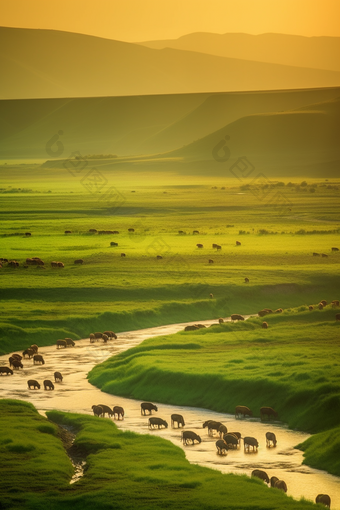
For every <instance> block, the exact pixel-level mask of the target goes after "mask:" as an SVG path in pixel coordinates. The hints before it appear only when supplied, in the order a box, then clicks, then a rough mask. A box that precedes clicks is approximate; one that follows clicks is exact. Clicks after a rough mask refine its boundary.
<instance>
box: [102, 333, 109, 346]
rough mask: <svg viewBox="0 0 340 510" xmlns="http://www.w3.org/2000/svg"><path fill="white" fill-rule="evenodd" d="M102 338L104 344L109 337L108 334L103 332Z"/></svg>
mask: <svg viewBox="0 0 340 510" xmlns="http://www.w3.org/2000/svg"><path fill="white" fill-rule="evenodd" d="M102 339H103V341H104V344H106V343H107V341H108V339H109V337H108V335H105V333H103V336H102Z"/></svg>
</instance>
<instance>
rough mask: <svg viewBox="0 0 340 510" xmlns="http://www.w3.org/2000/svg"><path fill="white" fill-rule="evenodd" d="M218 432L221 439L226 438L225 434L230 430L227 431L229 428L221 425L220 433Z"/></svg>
mask: <svg viewBox="0 0 340 510" xmlns="http://www.w3.org/2000/svg"><path fill="white" fill-rule="evenodd" d="M217 432H218V433H219V435H220V437H222V436H224V435H225V434H227V433H228V429H227V427H226V426H225V425H223V424H222V425H220V426H219V427H218V431H217Z"/></svg>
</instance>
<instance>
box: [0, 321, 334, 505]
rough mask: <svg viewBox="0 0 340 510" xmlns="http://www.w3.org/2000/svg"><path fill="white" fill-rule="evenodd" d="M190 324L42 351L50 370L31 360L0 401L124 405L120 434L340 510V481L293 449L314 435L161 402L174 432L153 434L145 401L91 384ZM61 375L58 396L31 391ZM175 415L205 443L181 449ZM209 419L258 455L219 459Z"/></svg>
mask: <svg viewBox="0 0 340 510" xmlns="http://www.w3.org/2000/svg"><path fill="white" fill-rule="evenodd" d="M225 320H228V319H225ZM229 320H230V319H229ZM212 322H213V321H211V320H210V321H202V324H205V325H210V324H212ZM187 324H194V322H192V323H185V324H184V323H183V324H171V325H168V326H160V327H155V328H148V329H142V330H137V331H131V332H123V333H119V334H118V338H117V340H114V341H110V342H108V343H107V344H103V343H102V341H100V342H96V343H94V344H90V342H89V339H84V340H78V341H77V342H76V346H75V347H73V348H72V347H70V348H67V349H56V347H55V346H50V347H41V348H39V353H40V354H42V355H43V356H44V359H45V365H33V362H32V360H29V359H23V360H22V362H23V365H24V368H23V369H20V370H15V372H14V374H13V376H1V377H0V388H1V393H0V396H1V398H16V399H20V400H26V401H29V402H31V403H32V404H34V406H35V407H36V408H37V409H38V410H39V412H41V413H44V412H45V411H47V410H51V409H59V410H61V411H67V412H79V413H85V414H92V409H91V407H92V405H93V404H106V405H108V406H110V407H113V406H114V405H121V406H122V407H123V408H124V409H125V418H124V420H123V421H116V424H117V426H118V427H119V428H121V429H123V430H132V431H134V432H138V433H141V434H157V435H159V436H161V437H164V438H165V439H168V440H170V441H172V442H173V443H174V444H175V445H176V446H178V447H180V448H183V449H184V451H185V454H186V457H187V459H188V460H189V461H190V462H191V463H194V464H199V465H201V466H206V467H210V468H213V469H218V470H219V471H221V472H222V473H237V474H247V475H250V474H251V471H252V470H253V469H257V468H258V469H264V470H265V471H266V472H267V473H268V475H269V477H271V476H277V477H278V478H280V479H283V480H285V482H286V483H287V486H288V492H287V494H288V495H290V496H293V497H294V498H296V499H299V498H300V497H302V496H303V497H305V498H306V499H310V500H312V501H315V497H316V495H317V494H320V493H323V494H329V495H330V496H331V500H332V504H331V507H332V509H338V510H340V478H338V477H336V476H332V475H329V474H327V473H326V472H324V471H319V470H316V469H312V468H309V467H308V466H303V465H302V460H303V456H302V452H300V451H299V450H296V449H295V448H294V446H295V445H297V444H299V443H301V442H302V441H304V440H305V439H307V438H308V437H309V434H306V433H304V432H298V431H293V430H289V429H288V428H287V427H286V426H285V425H284V424H282V423H275V424H268V423H267V424H265V423H261V421H260V420H259V419H256V418H252V419H246V420H235V417H234V416H233V415H230V414H223V413H216V412H214V411H210V410H208V409H200V408H193V407H183V406H171V405H165V404H161V403H157V402H154V403H155V404H157V405H158V413H157V414H156V416H159V417H161V418H163V419H165V420H167V422H168V423H169V428H167V429H161V430H152V431H150V430H149V429H148V418H147V417H144V416H141V413H140V402H141V401H139V400H132V399H127V398H122V397H116V396H113V395H109V394H107V393H103V392H102V391H101V390H99V389H98V388H96V387H94V386H92V385H90V384H89V382H88V380H87V373H88V372H89V371H90V370H91V369H92V367H93V366H95V365H96V364H98V363H101V362H102V361H104V360H106V359H107V358H108V357H110V356H112V355H115V354H118V353H120V352H122V351H125V350H127V349H129V348H130V347H134V346H135V345H138V344H139V343H141V342H142V341H143V340H145V339H146V338H150V337H154V336H159V335H165V334H167V335H168V334H172V333H177V332H178V331H181V330H183V329H184V327H185V326H186V325H187ZM8 358H9V355H5V356H0V365H7V366H8ZM56 370H57V371H60V372H61V373H62V375H63V378H64V379H63V382H62V383H56V384H55V391H44V390H43V389H40V390H28V388H27V380H28V379H36V380H38V381H39V382H40V383H41V385H42V381H43V380H44V379H51V380H52V381H54V377H53V374H54V372H55V371H56ZM42 387H43V386H42ZM241 403H242V402H241ZM172 413H180V414H182V415H183V416H184V419H185V423H186V426H185V429H186V430H193V431H195V432H196V433H197V434H199V435H200V436H201V438H202V442H201V444H199V445H195V446H183V445H182V443H181V442H180V437H181V430H177V429H172V428H171V427H170V422H171V420H170V415H171V414H172ZM209 419H213V420H217V421H221V422H222V423H224V424H225V425H227V427H228V430H229V431H239V432H241V434H242V437H244V436H253V437H256V438H257V439H258V441H259V444H260V446H259V449H258V452H257V453H244V451H243V442H241V447H240V449H238V450H229V451H228V454H227V455H226V456H219V455H217V453H216V447H215V441H216V439H217V437H210V436H208V433H207V429H203V428H202V424H203V422H204V421H206V420H209ZM268 430H270V431H273V432H275V434H276V437H277V439H278V444H277V446H276V448H267V447H266V441H265V433H266V432H267V431H268Z"/></svg>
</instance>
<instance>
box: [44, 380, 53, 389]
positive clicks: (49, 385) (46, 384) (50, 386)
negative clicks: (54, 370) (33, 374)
mask: <svg viewBox="0 0 340 510" xmlns="http://www.w3.org/2000/svg"><path fill="white" fill-rule="evenodd" d="M47 388H48V389H49V390H54V384H53V382H52V381H50V380H49V379H45V380H44V389H45V390H47Z"/></svg>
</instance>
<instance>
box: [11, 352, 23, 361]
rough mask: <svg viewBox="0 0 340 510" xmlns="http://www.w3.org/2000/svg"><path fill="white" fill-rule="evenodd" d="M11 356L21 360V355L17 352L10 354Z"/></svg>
mask: <svg viewBox="0 0 340 510" xmlns="http://www.w3.org/2000/svg"><path fill="white" fill-rule="evenodd" d="M12 358H13V359H17V360H19V361H21V360H22V356H20V354H17V353H14V354H12Z"/></svg>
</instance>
